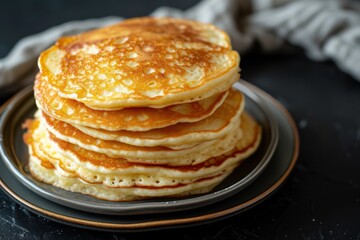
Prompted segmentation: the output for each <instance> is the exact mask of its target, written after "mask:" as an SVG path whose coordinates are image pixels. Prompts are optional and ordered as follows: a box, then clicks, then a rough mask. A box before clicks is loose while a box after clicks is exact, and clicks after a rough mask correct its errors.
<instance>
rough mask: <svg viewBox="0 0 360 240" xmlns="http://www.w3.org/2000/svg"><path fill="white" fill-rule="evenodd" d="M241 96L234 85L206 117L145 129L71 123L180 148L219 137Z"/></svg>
mask: <svg viewBox="0 0 360 240" xmlns="http://www.w3.org/2000/svg"><path fill="white" fill-rule="evenodd" d="M244 105H245V99H244V97H243V95H242V94H241V93H240V92H238V91H237V90H235V89H230V90H229V95H228V97H227V98H226V99H225V101H224V103H223V104H222V105H221V107H219V108H218V109H217V110H216V111H215V112H214V113H213V114H212V115H210V116H209V117H207V118H205V119H203V120H200V121H197V122H192V123H178V124H175V125H171V126H168V127H165V128H158V129H152V130H149V131H141V132H139V131H124V130H120V131H108V130H103V129H95V128H89V127H84V126H80V125H76V124H72V126H73V127H76V128H77V129H79V130H80V131H82V132H83V133H85V134H87V135H90V136H92V137H94V138H99V139H103V140H111V141H119V142H123V143H127V144H130V145H135V146H147V147H153V146H166V147H169V148H172V149H184V148H189V147H191V146H195V145H197V144H200V143H202V142H205V141H211V140H214V139H216V138H222V137H223V136H225V135H226V134H228V133H229V132H230V131H231V129H233V128H234V125H235V124H237V122H238V119H239V117H240V114H241V113H242V112H243V109H244Z"/></svg>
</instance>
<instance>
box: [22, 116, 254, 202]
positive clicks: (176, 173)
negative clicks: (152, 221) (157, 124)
mask: <svg viewBox="0 0 360 240" xmlns="http://www.w3.org/2000/svg"><path fill="white" fill-rule="evenodd" d="M243 122H246V123H247V125H248V126H249V127H248V128H246V129H247V131H246V137H244V138H242V140H240V141H239V142H238V144H237V146H236V147H235V148H234V149H232V150H231V151H229V152H228V153H226V154H224V155H222V156H219V157H216V158H211V159H209V160H207V161H206V163H202V164H198V165H195V166H183V167H169V166H153V165H146V164H145V165H144V164H135V163H129V162H126V161H122V160H118V161H119V162H118V164H117V165H116V166H115V167H114V165H112V164H110V165H109V162H105V161H101V160H100V161H99V160H97V161H98V165H94V162H91V163H90V161H89V159H87V160H85V162H81V160H80V161H78V160H79V159H78V160H76V159H74V158H71V157H69V156H70V155H63V154H60V153H59V152H58V151H56V149H54V148H53V147H52V145H51V144H49V141H48V139H47V135H46V133H45V132H44V131H41V128H39V126H40V124H39V123H40V122H39V121H36V120H35V121H32V122H28V123H27V125H28V128H29V131H28V133H27V134H26V136H25V142H26V143H27V144H28V145H29V153H30V160H29V168H30V171H31V173H32V174H33V176H35V177H36V178H37V179H39V180H40V181H44V182H46V183H49V184H53V185H54V186H57V187H60V188H63V189H66V190H70V191H74V192H80V193H84V194H90V195H92V196H95V197H98V198H101V199H105V200H111V201H131V200H136V199H143V198H148V197H164V196H168V197H171V196H185V195H190V194H199V193H203V192H207V191H210V190H211V189H212V188H213V187H214V186H216V185H217V184H219V183H220V182H221V181H222V180H223V179H224V178H225V177H226V176H228V175H229V174H230V173H231V172H232V171H233V169H234V168H235V167H237V166H238V165H239V164H240V163H241V161H242V160H243V159H244V158H246V157H248V156H249V155H251V154H252V153H253V152H254V151H255V150H256V149H257V147H258V145H259V142H260V139H261V129H260V127H259V126H258V125H257V123H256V122H254V121H253V120H252V119H251V118H250V117H249V116H247V115H246V117H245V118H244V121H243ZM83 160H84V159H83ZM90 165H93V166H90Z"/></svg>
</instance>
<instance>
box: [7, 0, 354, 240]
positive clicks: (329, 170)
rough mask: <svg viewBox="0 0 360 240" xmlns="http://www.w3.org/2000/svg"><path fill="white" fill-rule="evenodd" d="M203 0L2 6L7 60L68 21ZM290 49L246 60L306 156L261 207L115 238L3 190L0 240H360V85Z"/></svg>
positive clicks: (249, 74) (248, 72)
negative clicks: (49, 214) (20, 44)
mask: <svg viewBox="0 0 360 240" xmlns="http://www.w3.org/2000/svg"><path fill="white" fill-rule="evenodd" d="M196 2H197V1H194V0H178V1H176V0H171V1H165V0H161V1H160V0H158V1H147V0H131V1H116V0H102V1H95V0H87V1H86V0H80V1H71V0H64V1H60V0H48V1H46V0H44V1H40V0H28V1H25V0H24V1H20V0H16V1H15V0H14V1H10V0H9V1H4V0H2V1H0V57H4V56H5V55H6V54H7V53H8V52H9V51H10V49H11V47H12V46H13V45H14V44H15V43H16V42H17V41H18V40H19V39H20V38H22V37H24V36H27V35H29V34H33V33H37V32H40V31H42V30H45V29H46V28H48V27H50V26H53V25H56V24H60V23H63V22H65V21H69V20H78V19H86V18H95V17H103V16H109V15H118V16H124V17H134V16H142V15H146V14H148V13H150V12H151V11H152V10H153V9H155V8H156V7H158V6H161V5H167V6H174V7H178V8H182V9H186V8H188V7H191V6H192V5H194V4H195V3H196ZM291 49H292V50H290V51H286V52H285V51H280V52H277V53H273V54H265V53H262V52H260V51H258V50H254V51H251V52H249V53H247V54H245V55H242V62H241V68H242V77H243V78H244V79H246V80H248V81H249V82H251V83H253V84H255V85H257V86H258V87H260V88H262V89H263V90H265V91H267V92H268V93H270V94H271V95H272V96H274V97H275V98H276V99H278V100H279V101H280V102H281V103H283V104H284V106H285V107H287V108H288V110H289V111H290V113H291V114H292V115H293V117H294V119H295V121H296V122H297V124H298V127H299V132H300V143H301V147H300V156H299V161H298V163H297V164H296V167H295V169H294V171H293V173H292V174H291V176H290V178H289V179H288V181H287V182H286V184H285V185H284V186H283V187H282V188H281V189H280V190H279V191H278V192H277V193H275V194H274V195H273V196H272V197H270V198H269V199H267V200H266V201H264V202H263V203H261V204H260V205H258V206H256V207H255V208H252V209H250V210H249V211H247V212H244V213H242V214H239V215H237V216H234V217H231V218H228V219H226V220H222V221H219V222H216V223H211V224H206V225H203V226H197V227H191V228H184V229H174V230H163V231H155V232H149V233H111V232H100V231H90V230H86V229H81V228H76V227H70V226H67V225H63V224H59V223H56V222H53V221H50V220H47V219H44V218H43V217H38V216H37V215H35V214H33V213H31V212H29V211H28V210H26V209H24V208H23V207H21V206H19V205H17V204H16V203H15V202H14V201H13V200H12V199H10V198H9V197H7V196H6V195H5V194H4V193H3V192H2V191H0V240H3V239H6V240H8V239H89V240H90V239H114V240H117V239H121V240H128V239H183V240H197V239H203V240H208V239H209V240H210V239H217V240H223V239H360V83H359V82H357V81H356V80H355V79H353V78H351V77H350V76H348V75H347V74H345V73H343V72H341V71H340V70H339V69H338V68H337V67H336V66H335V65H334V64H333V63H332V62H312V61H310V60H309V59H307V58H306V57H305V56H304V54H303V53H302V52H301V50H299V49H297V48H291ZM359 67H360V65H359ZM0 95H1V93H0ZM0 171H3V169H0Z"/></svg>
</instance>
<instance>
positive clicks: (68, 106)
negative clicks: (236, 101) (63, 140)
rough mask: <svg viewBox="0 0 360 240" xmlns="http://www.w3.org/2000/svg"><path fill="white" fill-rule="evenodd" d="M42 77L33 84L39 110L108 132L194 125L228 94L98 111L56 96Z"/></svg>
mask: <svg viewBox="0 0 360 240" xmlns="http://www.w3.org/2000/svg"><path fill="white" fill-rule="evenodd" d="M43 78H44V77H43V76H41V75H38V76H37V79H36V81H35V85H34V92H35V99H36V103H37V106H38V108H40V109H42V110H43V111H44V112H46V113H47V114H49V115H50V116H52V117H54V118H56V119H59V120H62V121H65V122H68V123H71V124H77V125H80V126H87V127H93V128H100V129H105V130H110V131H116V130H130V131H147V130H150V129H155V128H163V127H167V126H170V125H174V124H176V123H178V122H196V121H199V120H201V119H204V118H206V117H208V116H209V115H211V114H212V113H213V112H214V111H215V110H216V109H217V108H219V107H220V106H221V104H222V103H223V101H224V100H225V98H226V96H227V95H228V92H224V93H219V94H216V95H213V96H210V97H209V98H206V99H203V100H201V101H198V102H192V103H185V104H179V105H172V106H169V107H165V108H159V109H152V108H147V107H138V108H126V109H121V110H118V111H101V110H94V109H91V108H88V107H86V106H85V105H84V104H82V103H80V102H77V101H75V100H72V99H66V98H61V97H59V96H58V95H57V93H56V91H55V90H53V89H51V87H50V86H49V85H48V83H47V81H46V80H44V79H43Z"/></svg>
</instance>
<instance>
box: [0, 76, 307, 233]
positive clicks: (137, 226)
mask: <svg viewBox="0 0 360 240" xmlns="http://www.w3.org/2000/svg"><path fill="white" fill-rule="evenodd" d="M242 83H245V85H246V87H248V88H250V89H252V90H254V89H255V90H256V91H258V92H261V94H263V95H265V96H266V97H267V98H268V99H269V100H270V101H271V103H272V104H273V105H275V106H276V107H277V109H278V110H280V111H281V112H282V113H283V114H284V116H285V117H286V119H287V120H288V122H289V125H290V127H291V128H292V130H293V134H294V151H293V156H292V159H291V162H290V165H289V167H288V168H287V170H286V171H285V173H284V174H283V175H282V176H281V178H280V179H279V180H277V181H276V182H275V183H274V184H273V185H272V186H271V187H270V188H268V189H267V190H266V191H264V192H262V193H261V194H259V195H257V196H256V197H254V198H252V199H250V200H248V201H246V202H244V203H241V204H239V205H237V206H234V207H231V208H228V209H225V210H222V211H218V212H215V213H208V214H205V215H201V216H195V217H189V218H180V219H167V220H155V221H149V222H142V223H130V224H128V223H106V222H96V221H91V220H86V219H79V218H74V217H68V216H64V215H61V214H58V213H54V212H52V211H49V210H45V209H43V208H40V207H38V206H35V205H34V204H32V203H30V202H28V201H26V200H25V199H23V198H21V197H20V196H18V195H17V194H16V193H15V192H14V191H13V190H12V189H10V188H9V187H8V186H7V185H6V184H5V183H4V182H3V181H2V180H1V179H0V186H1V187H2V188H3V189H4V190H5V191H6V192H7V193H8V194H9V195H11V196H12V197H13V198H14V199H15V200H17V201H18V202H19V203H21V204H24V205H25V206H27V207H29V208H30V209H32V210H34V211H36V212H38V213H40V214H43V215H44V216H48V217H50V218H53V219H58V220H61V221H65V222H69V223H74V224H80V225H84V226H89V227H96V228H113V229H124V230H125V229H129V230H131V229H146V228H153V227H164V226H172V225H181V224H191V223H197V222H201V221H209V220H213V219H216V218H220V217H225V216H226V215H229V214H232V213H235V212H237V211H240V210H243V209H246V208H247V207H250V206H251V205H253V204H255V203H258V202H260V201H261V200H263V199H265V198H266V197H267V196H269V195H270V194H271V193H272V192H274V191H275V190H277V189H278V188H279V187H280V186H281V185H282V183H284V181H285V180H286V179H287V178H288V176H289V175H290V173H291V171H292V169H293V168H294V166H295V163H296V161H297V159H298V155H299V146H300V140H299V133H298V130H297V127H296V124H295V122H294V120H293V118H292V116H291V115H290V113H289V112H288V110H287V109H286V108H285V107H284V106H283V105H282V104H281V103H279V102H278V101H277V100H276V99H274V98H273V97H272V96H270V95H269V94H268V93H266V92H264V91H263V90H261V89H259V88H257V87H255V86H253V85H252V84H250V83H247V82H245V81H242ZM12 99H13V97H12V98H11V99H9V100H8V101H7V102H6V103H4V104H3V105H2V106H1V107H0V114H1V113H2V111H3V110H4V109H5V107H6V106H7V105H8V103H9V102H11V100H12Z"/></svg>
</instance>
